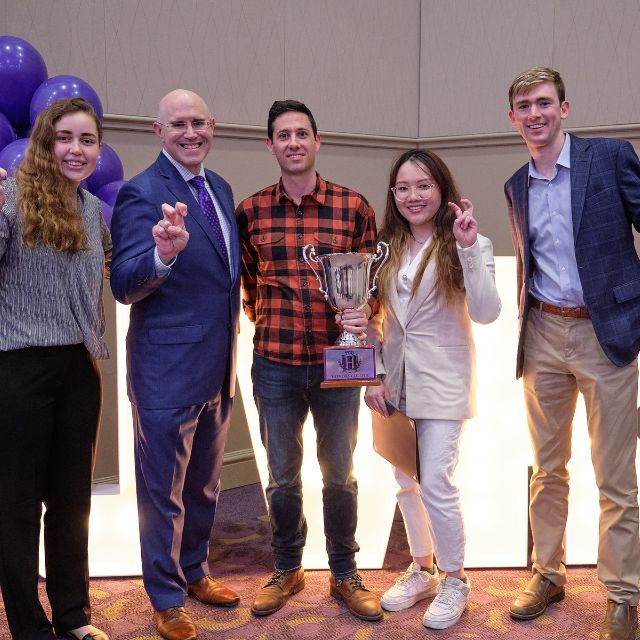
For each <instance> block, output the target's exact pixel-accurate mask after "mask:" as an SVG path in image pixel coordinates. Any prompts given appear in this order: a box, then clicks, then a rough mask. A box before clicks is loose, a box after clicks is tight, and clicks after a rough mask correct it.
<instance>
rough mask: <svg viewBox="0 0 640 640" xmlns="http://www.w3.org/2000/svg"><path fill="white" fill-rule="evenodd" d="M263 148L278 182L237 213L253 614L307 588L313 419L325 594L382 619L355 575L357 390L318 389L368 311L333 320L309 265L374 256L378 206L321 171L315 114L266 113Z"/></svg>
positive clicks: (286, 107) (283, 106)
mask: <svg viewBox="0 0 640 640" xmlns="http://www.w3.org/2000/svg"><path fill="white" fill-rule="evenodd" d="M267 127H268V136H269V137H268V140H267V147H268V149H269V151H270V152H271V153H272V154H273V155H274V156H275V157H276V160H277V161H278V164H279V165H280V169H281V174H282V175H281V178H280V181H279V182H278V183H277V184H274V185H272V186H270V187H267V188H266V189H263V190H262V191H259V192H258V193H256V194H255V195H253V196H251V197H250V198H247V199H246V200H244V201H243V202H242V203H240V205H239V206H238V208H237V210H236V216H237V220H238V226H239V228H240V239H241V241H242V262H243V269H242V286H243V306H244V310H245V312H246V314H247V316H248V317H249V319H250V320H251V321H252V322H253V323H254V324H255V329H256V334H255V338H254V359H253V368H252V378H253V393H254V398H255V401H256V405H257V408H258V414H259V416H260V432H261V436H262V442H263V444H264V446H265V449H266V451H267V458H268V462H269V486H268V487H267V500H268V502H269V515H270V518H271V529H272V546H273V549H274V555H275V569H276V570H275V572H274V574H273V576H272V577H271V579H270V580H269V582H268V583H267V584H266V585H265V586H264V587H263V588H262V589H260V591H259V592H258V594H257V595H256V598H255V600H254V602H253V605H252V607H251V611H252V612H253V613H254V615H257V616H264V615H269V614H271V613H274V612H275V611H277V610H278V609H280V608H281V607H282V606H283V605H284V604H285V602H286V601H287V599H288V598H289V596H290V595H293V594H294V593H297V592H298V591H300V590H301V589H303V588H304V570H303V568H302V566H301V562H302V550H303V547H304V544H305V539H306V533H307V524H306V521H305V517H304V514H303V511H302V480H301V474H300V470H301V466H302V426H303V424H304V421H305V419H306V416H307V414H308V412H309V411H311V414H312V416H313V419H314V424H315V429H316V434H317V449H318V460H319V462H320V469H321V470H322V477H323V502H324V528H325V535H326V538H327V552H328V555H329V566H330V568H331V578H330V593H331V595H332V596H333V597H335V598H337V599H339V600H343V601H344V602H345V603H346V605H347V607H348V608H349V610H350V611H351V613H353V614H354V615H355V616H357V617H359V618H362V619H364V620H380V619H381V618H382V610H381V609H380V602H379V598H378V597H377V596H376V595H374V594H373V593H371V592H370V591H368V590H367V589H365V587H364V586H363V584H362V580H361V578H360V576H359V575H358V573H357V570H356V564H355V553H356V552H357V551H358V549H359V547H358V545H357V543H356V541H355V530H356V522H357V493H358V490H357V484H356V480H355V478H354V477H353V474H352V467H353V465H352V457H353V450H354V448H355V445H356V436H357V428H358V408H359V404H360V389H359V387H339V388H328V389H321V388H320V383H321V382H322V380H323V377H324V371H323V364H322V363H323V347H328V346H331V345H332V344H333V342H334V341H335V339H336V338H337V336H338V333H339V331H340V330H341V329H343V328H344V329H346V330H347V331H351V332H352V333H356V334H361V335H362V336H364V330H365V328H366V326H367V319H368V317H369V315H370V313H371V309H370V308H369V307H368V306H367V307H365V309H364V310H362V311H345V312H343V313H341V314H338V315H337V316H334V314H333V313H332V312H331V310H330V308H329V306H328V305H327V303H326V302H325V300H324V297H323V295H322V294H321V293H320V292H319V291H318V286H317V282H316V280H315V277H314V275H313V272H312V271H311V269H310V268H309V267H308V265H307V264H306V262H305V261H304V259H303V257H302V248H303V247H304V246H305V245H306V244H309V243H310V244H312V245H313V246H314V247H315V249H316V251H317V253H318V254H320V255H322V254H327V253H344V252H350V251H363V252H375V239H376V226H375V216H374V212H373V209H372V208H371V207H370V206H369V204H368V203H367V201H366V200H365V199H364V198H363V197H362V196H361V195H360V194H358V193H355V192H354V191H351V190H350V189H346V188H344V187H341V186H339V185H337V184H333V183H331V182H328V181H326V180H324V179H323V178H321V177H320V176H319V175H318V174H317V173H316V170H315V158H316V152H317V151H318V149H319V148H320V136H319V135H318V130H317V127H316V123H315V120H314V118H313V115H312V114H311V111H309V109H308V108H307V107H306V106H305V105H304V104H302V103H301V102H297V101H295V100H280V101H276V102H274V103H273V105H272V107H271V110H270V111H269V119H268V125H267Z"/></svg>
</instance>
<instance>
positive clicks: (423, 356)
mask: <svg viewBox="0 0 640 640" xmlns="http://www.w3.org/2000/svg"><path fill="white" fill-rule="evenodd" d="M458 256H459V257H460V263H461V265H462V270H463V273H464V286H465V295H461V296H460V297H459V298H458V300H457V301H455V302H453V303H452V304H451V305H447V304H446V303H445V301H444V299H443V298H442V297H439V296H436V292H435V283H436V273H435V262H436V261H435V259H434V257H432V259H431V260H430V261H429V263H428V264H427V267H426V269H425V272H424V275H423V277H422V281H421V282H420V286H419V287H418V290H417V291H416V293H415V295H414V296H413V298H411V300H410V301H409V304H408V306H407V307H406V311H405V310H404V309H403V307H402V305H401V304H400V300H399V298H398V292H397V290H396V287H395V286H391V287H390V291H389V299H388V301H387V303H386V304H384V305H383V306H382V308H381V309H380V311H379V312H378V313H377V314H376V315H375V316H374V317H373V318H372V319H371V321H370V335H371V336H372V340H373V342H374V344H375V346H376V368H377V373H378V374H384V382H385V384H386V385H387V387H388V389H389V392H390V395H391V398H390V399H391V401H392V402H393V403H394V404H395V405H396V406H397V405H398V403H399V401H400V396H401V393H402V384H403V380H404V381H405V385H406V409H405V412H406V414H407V415H408V416H410V417H412V418H419V419H420V418H422V419H424V418H431V419H436V418H439V419H443V420H465V419H467V418H472V417H473V416H474V415H475V413H476V398H475V395H476V393H475V390H476V376H475V345H474V343H473V337H472V334H471V320H473V321H474V322H479V323H481V324H488V323H489V322H493V321H494V320H495V319H496V318H497V317H498V315H499V314H500V308H501V303H500V297H499V296H498V290H497V289H496V284H495V264H494V260H493V246H492V244H491V241H490V240H489V239H488V238H485V237H484V236H481V235H478V240H477V242H476V243H475V244H474V245H473V246H471V247H469V248H467V249H462V248H461V247H458ZM394 284H395V281H394Z"/></svg>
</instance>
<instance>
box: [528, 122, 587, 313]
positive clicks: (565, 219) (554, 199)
mask: <svg viewBox="0 0 640 640" xmlns="http://www.w3.org/2000/svg"><path fill="white" fill-rule="evenodd" d="M570 146H571V139H570V136H568V135H566V134H565V140H564V146H563V147H562V151H561V152H560V155H559V156H558V160H557V162H556V168H555V172H554V175H553V176H552V177H551V178H546V177H545V176H543V175H542V174H541V173H539V172H538V171H537V170H536V166H535V163H534V161H533V158H531V159H530V160H529V240H530V246H531V254H532V256H533V261H534V269H533V286H532V287H531V290H530V291H529V293H531V295H532V296H533V297H534V298H537V299H538V300H542V301H543V302H548V303H550V304H553V305H556V306H558V307H583V306H584V297H583V295H582V285H581V284H580V277H579V275H578V265H577V263H576V250H575V245H574V242H573V221H572V218H571V170H570V167H571V157H570Z"/></svg>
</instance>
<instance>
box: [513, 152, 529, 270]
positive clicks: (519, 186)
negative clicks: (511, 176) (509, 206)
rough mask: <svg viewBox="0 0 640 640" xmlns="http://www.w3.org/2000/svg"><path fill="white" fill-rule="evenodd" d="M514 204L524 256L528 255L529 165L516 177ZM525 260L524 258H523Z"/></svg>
mask: <svg viewBox="0 0 640 640" xmlns="http://www.w3.org/2000/svg"><path fill="white" fill-rule="evenodd" d="M514 194H515V197H516V202H515V203H514V205H515V206H514V208H513V214H514V217H515V221H516V223H517V225H518V229H519V232H520V238H521V239H522V246H523V248H524V255H525V256H528V255H529V165H528V164H526V165H525V166H524V167H522V169H520V171H519V172H518V174H517V175H516V181H515V185H514ZM525 260H526V258H525Z"/></svg>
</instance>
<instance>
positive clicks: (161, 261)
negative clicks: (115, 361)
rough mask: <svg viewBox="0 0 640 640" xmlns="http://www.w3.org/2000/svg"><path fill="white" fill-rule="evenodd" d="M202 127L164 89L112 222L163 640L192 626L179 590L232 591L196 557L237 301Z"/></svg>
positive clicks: (201, 114)
mask: <svg viewBox="0 0 640 640" xmlns="http://www.w3.org/2000/svg"><path fill="white" fill-rule="evenodd" d="M214 125H215V122H214V120H213V118H212V117H211V114H210V112H209V109H208V108H207V105H206V104H205V102H204V100H203V99H202V98H201V97H200V96H198V95H196V94H195V93H192V92H190V91H185V90H182V89H179V90H176V91H172V92H171V93H169V94H167V95H166V96H165V97H164V98H163V99H162V100H161V102H160V106H159V110H158V119H157V121H156V122H155V123H154V125H153V128H154V131H155V132H156V134H157V135H158V136H159V138H160V139H161V140H162V146H163V149H162V152H161V153H160V155H159V156H158V158H157V160H156V161H155V162H154V163H153V164H152V165H151V166H150V167H149V168H148V169H146V170H145V171H143V172H142V173H141V174H139V175H137V176H136V177H135V178H133V179H132V180H131V181H130V182H128V183H127V184H125V185H124V186H123V187H122V189H121V190H120V193H119V194H118V199H117V202H116V206H115V209H114V214H113V220H112V226H111V232H112V235H113V260H112V263H111V288H112V291H113V294H114V296H115V298H116V299H117V300H118V301H119V302H122V303H124V304H131V316H130V323H129V332H128V334H127V389H128V393H129V399H130V400H131V404H132V408H133V423H134V431H135V466H136V488H137V498H138V512H139V519H140V541H141V548H142V571H143V579H144V585H145V589H146V590H147V593H148V595H149V598H150V600H151V603H152V605H153V608H154V614H153V619H154V622H155V624H156V628H157V629H158V632H159V633H160V635H162V636H163V637H164V638H168V639H169V640H187V639H189V638H195V637H196V629H195V626H194V624H193V621H192V620H191V618H190V616H189V614H188V612H187V611H186V610H185V609H184V604H185V599H186V595H187V593H189V594H190V595H192V596H194V597H196V598H198V599H199V600H201V601H203V602H205V603H208V604H215V605H221V606H233V605H235V604H237V603H238V600H239V598H238V595H237V594H236V593H234V592H233V591H231V590H230V589H228V588H227V587H225V586H224V585H222V584H221V583H219V582H217V581H215V580H214V579H213V578H212V577H211V576H210V575H209V569H208V564H207V555H208V548H209V547H208V545H209V537H210V534H211V529H212V527H213V520H214V515H215V511H216V503H217V499H218V493H219V478H220V469H221V466H222V458H223V453H224V446H225V441H226V438H227V430H228V427H229V420H230V413H231V404H232V398H233V395H234V385H235V377H236V376H235V355H236V336H237V332H238V312H239V304H240V297H239V276H240V252H239V241H238V231H237V227H236V224H235V217H234V214H233V211H234V207H233V195H232V193H231V188H230V186H229V185H228V184H227V182H225V181H224V180H223V179H222V178H221V177H220V176H219V175H217V174H216V173H213V172H212V171H208V170H206V169H204V168H203V162H204V159H205V157H206V156H207V153H208V152H209V149H210V148H211V143H212V138H213V128H214ZM196 176H202V178H204V180H202V179H201V178H195V177H196ZM194 178H195V181H194V182H191V180H193V179H194ZM198 181H199V182H198ZM205 191H206V193H205ZM207 198H208V200H207Z"/></svg>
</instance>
